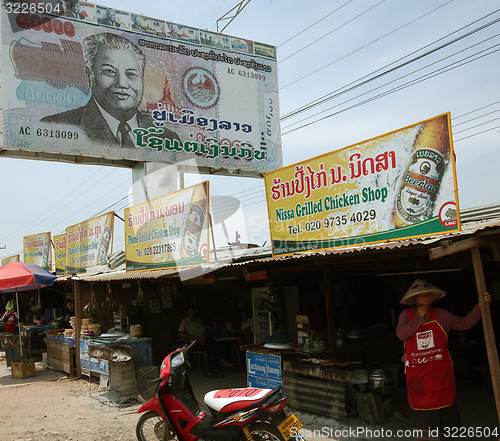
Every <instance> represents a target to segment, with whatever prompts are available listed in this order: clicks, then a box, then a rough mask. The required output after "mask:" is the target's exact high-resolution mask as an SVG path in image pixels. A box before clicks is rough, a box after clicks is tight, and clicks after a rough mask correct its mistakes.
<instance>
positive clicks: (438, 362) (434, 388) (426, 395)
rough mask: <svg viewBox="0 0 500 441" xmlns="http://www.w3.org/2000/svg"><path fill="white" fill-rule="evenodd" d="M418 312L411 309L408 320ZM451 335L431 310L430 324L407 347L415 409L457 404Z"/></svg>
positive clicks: (408, 379)
mask: <svg viewBox="0 0 500 441" xmlns="http://www.w3.org/2000/svg"><path fill="white" fill-rule="evenodd" d="M414 316H415V311H414V310H413V309H410V310H408V320H409V321H411V320H413V317H414ZM447 342H448V336H447V335H446V332H444V329H443V328H442V327H441V325H440V324H439V323H438V322H437V321H436V311H435V310H434V308H430V321H428V322H426V323H424V324H423V325H422V326H420V328H419V329H418V331H417V332H416V333H415V334H413V335H412V336H411V337H410V338H409V339H408V340H406V342H405V344H404V349H405V352H406V355H405V372H406V384H407V386H408V402H409V403H410V407H411V408H412V409H415V410H431V409H441V408H442V407H447V406H451V405H452V404H453V403H454V402H455V397H456V389H455V379H454V377H453V362H452V361H451V357H450V353H449V352H448V347H447Z"/></svg>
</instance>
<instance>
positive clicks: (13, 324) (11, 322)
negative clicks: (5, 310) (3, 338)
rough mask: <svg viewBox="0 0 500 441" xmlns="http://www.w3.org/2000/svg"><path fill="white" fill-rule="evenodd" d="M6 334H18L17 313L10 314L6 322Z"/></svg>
mask: <svg viewBox="0 0 500 441" xmlns="http://www.w3.org/2000/svg"><path fill="white" fill-rule="evenodd" d="M4 331H5V332H14V333H15V332H17V316H16V313H15V312H12V313H10V314H9V317H8V318H7V320H6V322H5V329H4Z"/></svg>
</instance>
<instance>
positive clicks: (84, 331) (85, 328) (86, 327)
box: [80, 318, 92, 336]
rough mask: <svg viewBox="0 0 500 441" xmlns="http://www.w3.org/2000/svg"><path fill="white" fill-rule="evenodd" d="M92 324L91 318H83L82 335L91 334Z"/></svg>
mask: <svg viewBox="0 0 500 441" xmlns="http://www.w3.org/2000/svg"><path fill="white" fill-rule="evenodd" d="M91 324H92V319H91V318H84V319H82V326H81V328H80V336H84V335H90V325H91Z"/></svg>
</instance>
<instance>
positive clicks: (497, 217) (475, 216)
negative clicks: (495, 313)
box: [58, 204, 500, 282]
mask: <svg viewBox="0 0 500 441" xmlns="http://www.w3.org/2000/svg"><path fill="white" fill-rule="evenodd" d="M460 216H461V220H462V231H460V232H457V233H448V234H443V235H438V236H433V237H425V238H413V239H406V240H396V241H391V242H384V243H377V244H370V245H366V244H364V245H358V246H349V247H344V248H335V249H329V250H322V251H310V252H301V253H294V254H290V255H286V256H272V255H271V252H272V250H271V247H269V246H267V247H255V248H234V247H227V248H224V249H219V250H216V255H217V261H212V262H210V263H206V264H202V265H201V266H200V267H185V268H169V269H161V270H151V271H136V272H126V271H125V265H124V264H123V265H120V266H119V267H118V268H116V269H115V270H111V269H110V268H109V267H107V266H106V265H103V266H100V267H94V268H90V269H89V270H88V271H87V272H86V273H84V274H78V275H75V276H63V277H60V278H59V279H58V281H64V280H70V279H73V280H75V279H76V280H83V281H87V282H98V281H99V282H103V281H112V280H134V279H158V278H161V277H168V276H172V277H173V276H175V277H177V276H178V277H179V278H181V279H188V278H193V277H198V276H202V275H204V274H208V273H211V272H213V271H216V270H220V269H222V268H227V267H238V266H243V265H248V264H251V263H267V262H280V261H285V260H291V259H304V258H308V257H316V256H318V257H319V256H333V255H341V254H348V253H360V252H366V251H378V250H394V249H397V248H401V249H402V248H406V247H409V246H415V245H423V246H426V245H429V244H432V243H437V242H439V241H441V240H443V239H449V240H453V239H456V238H458V237H462V236H469V235H473V234H475V233H477V232H478V231H481V230H485V229H488V228H495V227H500V204H493V205H488V206H484V207H477V208H473V209H468V210H461V211H460ZM212 259H214V253H213V252H212Z"/></svg>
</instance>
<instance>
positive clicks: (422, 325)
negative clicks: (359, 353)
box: [396, 279, 491, 435]
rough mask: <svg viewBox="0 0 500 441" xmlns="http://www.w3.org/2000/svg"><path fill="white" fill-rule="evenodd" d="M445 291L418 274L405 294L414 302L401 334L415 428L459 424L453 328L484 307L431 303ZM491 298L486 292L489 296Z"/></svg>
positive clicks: (468, 324)
mask: <svg viewBox="0 0 500 441" xmlns="http://www.w3.org/2000/svg"><path fill="white" fill-rule="evenodd" d="M445 295H446V293H445V292H444V291H442V290H441V289H439V288H436V287H435V286H433V285H431V284H430V283H427V282H425V281H423V280H421V279H417V280H415V282H413V284H412V286H411V287H410V289H409V290H408V291H407V292H406V294H405V295H404V296H403V298H402V299H401V304H403V305H409V306H410V308H408V309H405V310H404V311H403V312H402V313H401V315H400V316H399V322H398V326H397V329H396V334H397V336H398V338H399V339H400V340H402V341H404V342H405V343H404V350H405V355H404V358H403V359H404V364H405V374H406V385H407V389H408V402H409V404H410V407H411V408H412V409H413V410H412V421H413V424H414V428H416V429H429V428H430V430H435V429H438V428H440V429H441V430H442V429H443V427H460V414H459V412H458V407H457V404H456V402H455V398H456V389H455V379H454V376H453V362H452V360H451V357H450V353H449V352H448V346H447V343H448V334H449V332H450V330H451V329H455V330H459V331H464V330H467V329H470V328H472V327H473V326H474V325H475V324H476V323H477V322H478V321H479V320H481V313H480V311H479V308H478V306H477V305H475V306H474V308H472V310H471V311H470V312H469V313H468V314H467V315H466V316H465V317H458V316H456V315H453V314H450V313H449V312H448V311H446V310H444V309H439V308H434V307H431V304H432V302H435V301H436V300H439V299H441V298H443V297H444V296H445ZM490 300H491V297H490V294H489V293H486V295H485V301H487V302H490ZM445 435H446V434H445Z"/></svg>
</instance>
